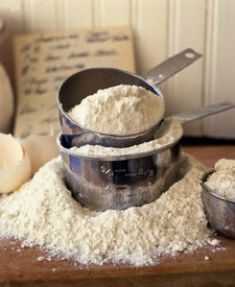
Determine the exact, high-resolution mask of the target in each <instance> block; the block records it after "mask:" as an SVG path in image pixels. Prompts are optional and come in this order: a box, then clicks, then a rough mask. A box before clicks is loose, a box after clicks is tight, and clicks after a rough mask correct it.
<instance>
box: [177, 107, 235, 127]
mask: <svg viewBox="0 0 235 287" xmlns="http://www.w3.org/2000/svg"><path fill="white" fill-rule="evenodd" d="M233 108H235V104H233V103H219V104H215V105H210V106H207V107H204V108H201V109H200V110H197V111H193V112H186V113H179V114H176V115H173V116H171V118H174V119H176V120H178V121H180V122H181V123H182V124H184V123H188V122H191V121H194V120H198V119H201V118H205V117H208V116H211V115H214V114H217V113H220V112H223V111H226V110H229V109H233Z"/></svg>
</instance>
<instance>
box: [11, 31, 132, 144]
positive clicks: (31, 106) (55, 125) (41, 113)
mask: <svg viewBox="0 0 235 287" xmlns="http://www.w3.org/2000/svg"><path fill="white" fill-rule="evenodd" d="M14 54H15V67H16V83H17V115H16V122H15V129H14V133H15V135H16V136H18V137H20V138H22V139H23V138H27V137H28V136H29V135H32V134H35V135H46V136H54V135H55V134H57V133H58V131H59V130H60V126H59V119H58V112H57V103H56V97H57V94H58V90H59V87H60V85H61V83H62V82H63V81H64V80H65V79H66V78H67V77H68V76H70V75H71V74H73V73H75V72H78V71H79V70H81V69H85V68H90V67H100V66H105V67H117V68H122V69H124V70H129V71H134V68H135V67H134V56H133V39H132V33H131V31H130V29H129V28H126V27H123V28H108V29H99V30H81V31H70V32H53V33H51V32H50V33H36V34H29V35H22V36H17V37H16V38H15V41H14ZM91 80H92V79H91Z"/></svg>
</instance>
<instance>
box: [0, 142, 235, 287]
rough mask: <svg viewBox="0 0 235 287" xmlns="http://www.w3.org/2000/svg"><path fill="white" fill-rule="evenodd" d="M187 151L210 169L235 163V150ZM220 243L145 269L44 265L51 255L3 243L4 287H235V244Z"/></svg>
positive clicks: (1, 268)
mask: <svg viewBox="0 0 235 287" xmlns="http://www.w3.org/2000/svg"><path fill="white" fill-rule="evenodd" d="M184 150H185V151H186V152H188V153H190V154H192V155H194V156H195V157H196V158H197V159H199V160H201V161H202V162H204V163H205V164H207V165H208V166H212V165H213V164H214V162H215V161H216V160H218V159H219V158H221V157H227V158H235V146H229V147H228V146H219V147H210V146H209V147H208V146H207V147H188V148H185V149H184ZM219 239H220V240H221V245H220V248H219V250H217V251H216V252H215V251H214V249H215V248H214V247H213V246H209V245H208V246H205V247H203V248H201V249H199V250H197V251H196V252H194V253H192V254H179V255H177V256H175V257H164V258H161V259H160V261H159V263H158V264H156V265H154V266H148V267H141V268H134V267H132V266H130V265H127V264H125V265H124V264H123V265H117V266H114V265H111V264H106V265H104V266H95V265H89V266H82V265H74V262H73V261H72V260H61V259H59V258H51V260H50V261H48V260H42V261H40V260H38V259H40V257H41V259H43V256H45V253H44V252H42V251H41V250H40V249H39V248H36V247H35V248H21V247H20V242H18V241H14V240H2V241H0V286H32V287H34V286H58V287H61V286H192V287H193V286H235V241H233V240H229V239H225V238H223V237H220V238H219ZM207 257H208V258H207ZM206 259H209V260H206ZM1 282H2V283H1Z"/></svg>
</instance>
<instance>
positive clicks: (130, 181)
mask: <svg viewBox="0 0 235 287" xmlns="http://www.w3.org/2000/svg"><path fill="white" fill-rule="evenodd" d="M199 57H200V55H199V54H198V53H196V52H195V51H193V50H192V49H187V50H184V51H183V52H181V53H179V54H177V55H176V56H173V57H171V58H169V59H168V60H166V61H165V62H163V63H162V64H160V65H158V66H157V67H156V68H154V69H152V70H151V71H149V72H148V73H146V75H145V78H147V79H148V80H151V81H147V80H146V79H144V78H142V77H139V76H137V75H134V74H131V73H128V72H125V71H122V70H118V69H113V68H93V69H86V70H83V71H80V72H78V73H76V74H74V75H72V76H71V77H69V78H68V79H67V80H66V81H65V82H64V83H63V84H62V86H61V89H60V91H59V95H58V107H59V115H60V122H61V127H62V133H61V134H60V135H59V136H58V138H57V144H58V146H59V148H60V151H61V155H62V158H63V163H64V176H65V181H66V183H67V185H68V187H69V188H70V189H71V191H72V194H73V196H74V198H76V199H77V200H78V201H79V202H80V203H81V204H82V205H83V206H85V207H88V208H90V209H93V210H98V211H104V210H107V209H126V208H128V207H131V206H141V205H143V204H145V203H149V202H152V201H153V200H155V199H156V198H157V197H159V196H160V194H161V193H162V192H164V191H165V190H166V189H167V188H168V187H169V186H170V185H172V184H173V183H174V182H175V181H176V180H177V179H178V178H179V174H178V170H179V160H180V143H179V141H180V139H178V140H177V141H176V142H175V143H174V144H173V145H172V144H171V145H169V146H167V147H165V148H164V149H158V150H157V151H156V150H152V151H151V152H147V153H142V154H141V155H140V154H138V155H136V156H133V155H125V156H114V155H112V154H104V155H103V156H96V155H94V156H84V155H83V156H80V155H78V154H77V153H76V152H74V151H73V149H71V148H72V147H80V146H82V145H85V144H91V145H102V146H111V147H119V148H122V147H127V146H132V145H136V144H140V143H142V142H146V141H150V140H152V139H153V138H154V134H155V131H156V129H157V128H158V125H159V123H158V124H157V125H156V126H155V127H154V128H151V129H150V130H147V131H146V132H143V133H140V134H135V135H130V136H125V137H123V136H114V135H106V134H100V133H95V132H93V131H89V130H85V129H83V128H81V127H80V126H79V125H78V124H77V123H76V122H74V121H73V120H72V119H71V118H70V117H69V116H68V112H69V111H70V109H72V108H73V107H74V106H75V105H78V104H79V103H80V102H81V101H82V99H83V98H85V97H86V96H89V95H91V94H94V93H96V92H97V90H99V89H105V88H109V87H112V86H116V85H119V84H127V85H137V86H142V87H144V88H145V89H147V90H149V91H151V92H153V93H154V94H155V95H156V96H157V97H162V94H161V91H160V90H159V89H158V88H157V87H156V85H157V84H159V83H161V82H163V81H164V80H166V79H168V78H169V77H170V76H172V75H173V74H175V73H176V72H178V71H180V70H182V69H183V68H185V67H186V66H188V65H190V64H191V63H193V62H194V61H195V60H196V59H198V58H199ZM152 83H153V84H152ZM91 116H92V115H91Z"/></svg>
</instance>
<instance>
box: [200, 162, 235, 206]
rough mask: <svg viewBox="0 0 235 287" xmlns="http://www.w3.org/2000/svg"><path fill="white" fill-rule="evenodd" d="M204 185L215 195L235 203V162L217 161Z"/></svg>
mask: <svg viewBox="0 0 235 287" xmlns="http://www.w3.org/2000/svg"><path fill="white" fill-rule="evenodd" d="M206 185H207V186H208V187H209V188H211V189H212V190H213V191H214V192H215V193H216V194H218V195H221V196H223V197H225V198H227V199H230V200H233V201H235V160H228V159H221V160H219V161H218V162H217V163H216V164H215V172H214V173H213V174H212V175H210V177H209V178H208V180H207V181H206Z"/></svg>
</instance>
